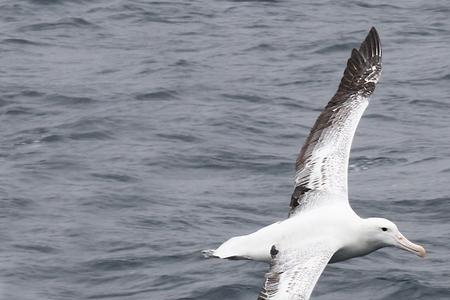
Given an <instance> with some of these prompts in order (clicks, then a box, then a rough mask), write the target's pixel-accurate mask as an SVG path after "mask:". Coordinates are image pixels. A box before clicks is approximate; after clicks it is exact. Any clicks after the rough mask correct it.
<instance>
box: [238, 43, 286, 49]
mask: <svg viewBox="0 0 450 300" xmlns="http://www.w3.org/2000/svg"><path fill="white" fill-rule="evenodd" d="M255 50H257V51H276V50H278V49H277V48H276V47H275V46H273V45H271V44H266V43H261V44H259V45H256V46H253V47H250V48H248V49H245V51H255Z"/></svg>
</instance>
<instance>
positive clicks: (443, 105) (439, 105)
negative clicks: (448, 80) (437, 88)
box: [409, 99, 450, 110]
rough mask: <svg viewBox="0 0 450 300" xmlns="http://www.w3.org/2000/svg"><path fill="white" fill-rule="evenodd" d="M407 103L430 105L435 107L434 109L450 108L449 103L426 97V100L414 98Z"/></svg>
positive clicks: (422, 105) (421, 105)
mask: <svg viewBox="0 0 450 300" xmlns="http://www.w3.org/2000/svg"><path fill="white" fill-rule="evenodd" d="M409 104H411V105H416V106H420V107H432V108H436V109H445V110H448V109H450V104H449V103H444V102H440V101H436V100H431V99H427V100H422V99H416V100H412V101H409Z"/></svg>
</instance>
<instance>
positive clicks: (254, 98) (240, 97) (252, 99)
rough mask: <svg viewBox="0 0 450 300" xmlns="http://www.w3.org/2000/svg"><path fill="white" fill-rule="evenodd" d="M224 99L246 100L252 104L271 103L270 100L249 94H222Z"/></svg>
mask: <svg viewBox="0 0 450 300" xmlns="http://www.w3.org/2000/svg"><path fill="white" fill-rule="evenodd" d="M221 96H222V97H224V98H228V99H233V100H244V101H247V102H251V103H266V102H269V100H268V99H266V98H263V97H260V96H258V95H247V94H226V93H225V94H221Z"/></svg>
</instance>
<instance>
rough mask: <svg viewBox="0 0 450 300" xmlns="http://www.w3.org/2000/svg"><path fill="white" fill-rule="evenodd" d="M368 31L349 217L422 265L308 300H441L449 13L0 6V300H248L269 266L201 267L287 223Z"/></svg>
mask: <svg viewBox="0 0 450 300" xmlns="http://www.w3.org/2000/svg"><path fill="white" fill-rule="evenodd" d="M371 26H375V27H376V28H377V29H378V32H379V34H380V36H381V41H382V44H383V51H384V53H383V54H384V57H383V63H384V69H383V74H382V78H381V81H380V83H379V84H378V87H377V90H376V91H375V94H374V96H373V97H372V99H371V104H370V106H369V108H368V110H367V111H366V113H365V115H364V117H363V119H362V120H361V123H360V125H359V127H358V130H357V133H356V137H355V140H354V143H353V148H352V153H351V159H350V169H349V190H350V198H351V204H352V206H353V207H354V209H355V211H356V212H357V213H359V214H360V215H361V216H363V217H370V216H382V217H387V218H389V219H392V220H393V221H395V222H396V223H397V225H398V226H399V228H400V230H401V231H402V232H403V233H404V234H405V235H406V236H407V237H408V238H410V239H411V240H412V241H415V242H417V243H420V244H423V245H424V246H425V247H426V249H427V251H428V256H427V258H425V259H420V258H418V257H416V256H414V255H411V254H410V253H407V252H405V251H400V250H398V249H383V250H379V251H377V252H375V253H373V254H370V255H368V256H366V257H361V258H356V259H353V260H349V261H346V262H342V263H338V264H333V265H330V266H328V267H327V269H326V270H325V272H324V273H323V274H322V277H321V279H320V280H319V283H318V284H317V286H316V288H315V290H314V292H313V295H312V299H315V300H325V299H334V300H348V299H372V300H381V299H384V300H387V299H396V300H410V299H436V300H437V299H442V300H443V299H449V298H450V264H449V261H450V251H449V245H450V224H449V223H450V220H449V219H450V217H449V216H450V2H449V1H447V0H433V1H419V0H408V1H407V0H400V1H387V0H384V1H382V0H380V1H379V0H372V1H356V0H345V1H344V0H337V1H332V0H316V1H299V0H285V1H269V0H266V1H226V0H209V1H207V0H193V1H143V0H141V1H136V0H134V1H125V0H112V1H107V0H93V1H75V0H74V1H70V0H67V1H66V0H39V1H38V0H35V1H31V0H29V1H26V0H17V1H5V0H3V1H0V118H1V131H0V164H1V168H0V299H5V300H16V299H17V300H41V299H42V300H47V299H130V300H131V299H133V300H138V299H139V300H140V299H151V300H153V299H167V300H175V299H177V300H181V299H183V300H187V299H198V300H203V299H204V300H206V299H213V300H219V299H242V300H243V299H256V297H257V294H258V293H259V290H260V288H261V286H262V283H263V278H264V273H265V272H266V271H267V270H268V266H267V265H266V264H264V263H258V262H251V261H226V260H215V259H204V258H203V257H202V256H201V254H200V251H201V250H202V249H208V248H215V247H217V246H218V245H219V244H220V243H222V242H223V241H225V240H226V239H228V238H229V237H231V236H234V235H242V234H246V233H250V232H252V231H255V230H257V229H259V228H260V227H262V226H265V225H268V224H270V223H272V222H275V221H278V220H282V219H284V218H286V216H287V212H288V208H289V202H290V195H291V193H292V191H293V176H294V161H295V158H296V155H297V153H298V151H299V149H300V147H301V145H302V143H303V141H304V139H305V137H306V136H307V134H308V133H309V129H310V127H311V126H312V124H313V122H314V120H315V118H316V117H317V116H318V114H319V113H320V111H321V109H322V108H323V107H324V106H325V105H326V103H327V102H328V100H329V99H330V98H331V96H332V95H333V94H334V92H335V91H336V89H337V86H338V83H339V81H340V78H341V75H342V73H343V71H344V68H345V64H346V61H347V58H348V57H349V55H350V52H351V49H352V48H353V47H358V46H359V43H360V42H361V41H362V40H363V39H364V37H365V36H366V34H367V32H368V30H369V29H370V27H371Z"/></svg>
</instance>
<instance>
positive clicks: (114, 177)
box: [90, 173, 137, 182]
mask: <svg viewBox="0 0 450 300" xmlns="http://www.w3.org/2000/svg"><path fill="white" fill-rule="evenodd" d="M90 175H91V176H92V177H97V178H100V179H104V180H108V181H118V182H134V181H137V179H136V178H135V177H131V176H128V175H126V174H111V173H109V174H105V173H91V174H90Z"/></svg>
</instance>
